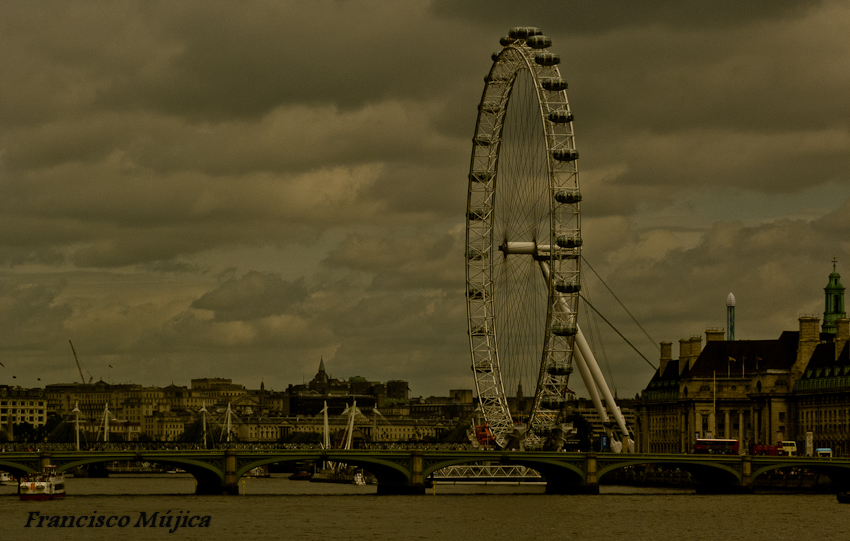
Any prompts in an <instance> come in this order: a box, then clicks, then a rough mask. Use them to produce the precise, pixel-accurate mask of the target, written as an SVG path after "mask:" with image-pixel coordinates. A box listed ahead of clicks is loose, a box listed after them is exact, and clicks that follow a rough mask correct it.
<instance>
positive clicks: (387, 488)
mask: <svg viewBox="0 0 850 541" xmlns="http://www.w3.org/2000/svg"><path fill="white" fill-rule="evenodd" d="M423 463H424V461H423V458H422V450H421V449H414V450H412V451H410V484H402V483H393V482H386V481H385V480H379V481H378V494H379V495H392V496H407V495H413V496H415V495H419V494H425V477H424V476H423V474H422V465H423Z"/></svg>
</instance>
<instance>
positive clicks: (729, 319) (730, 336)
mask: <svg viewBox="0 0 850 541" xmlns="http://www.w3.org/2000/svg"><path fill="white" fill-rule="evenodd" d="M734 339H735V295H733V294H731V293H729V296H728V297H726V340H728V341H730V342H731V341H732V340H734Z"/></svg>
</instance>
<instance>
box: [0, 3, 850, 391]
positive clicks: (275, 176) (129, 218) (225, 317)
mask: <svg viewBox="0 0 850 541" xmlns="http://www.w3.org/2000/svg"><path fill="white" fill-rule="evenodd" d="M516 25H534V26H539V27H541V28H542V29H543V32H544V33H545V34H546V35H548V36H550V37H551V38H552V39H553V42H554V44H553V46H552V47H551V49H550V50H551V51H553V52H556V53H559V54H560V55H561V58H562V63H561V71H562V74H563V75H564V77H565V78H566V79H567V80H568V81H569V84H570V89H569V97H570V103H571V107H572V109H573V111H574V113H575V115H576V119H577V120H576V122H575V129H576V134H577V147H578V149H579V151H580V153H581V159H580V161H579V166H580V170H581V185H582V191H583V193H584V202H583V203H582V213H583V223H582V228H583V231H582V234H583V235H582V236H583V237H584V239H585V244H584V246H585V248H584V255H585V257H586V258H587V261H588V262H589V263H590V264H591V265H592V266H593V268H594V269H595V270H596V271H597V272H598V273H599V274H600V275H601V276H602V277H603V278H604V279H605V281H606V283H607V284H608V285H609V286H610V287H611V289H612V290H613V291H614V292H615V293H617V295H618V296H619V297H620V299H621V300H622V301H623V303H624V304H625V305H626V306H627V307H628V308H629V310H631V312H632V313H633V314H634V315H635V316H636V318H637V319H638V320H639V321H640V322H641V324H642V325H643V327H644V328H645V329H646V330H647V332H648V333H649V334H650V336H652V338H653V340H654V341H656V342H657V341H661V340H667V341H671V342H674V343H677V342H678V340H679V339H680V338H685V337H690V336H692V335H700V334H703V333H704V331H705V330H706V329H707V328H709V327H724V326H725V299H726V296H727V294H728V293H729V292H730V291H731V292H733V293H734V294H735V296H736V297H737V299H738V308H737V310H738V320H737V337H738V338H739V339H769V338H775V337H777V336H779V334H780V333H781V332H782V331H783V330H794V329H796V328H797V318H798V317H799V316H800V315H802V314H818V313H822V312H823V289H822V288H823V287H824V286H825V285H826V283H827V275H828V274H829V272H831V270H832V264H831V260H832V258H833V256H835V257H837V258H838V270H839V272H842V273H844V275H845V282H848V281H850V234H849V233H850V173H848V171H850V99H848V96H850V61H848V59H850V40H848V39H847V36H848V35H850V7H849V6H848V4H847V3H846V2H837V1H836V2H832V1H823V2H820V1H803V0H770V1H753V2H743V3H742V2H737V1H731V0H720V1H717V2H712V3H704V2H702V3H699V2H687V3H683V2H679V1H670V0H659V1H655V2H642V3H640V7H638V5H637V4H630V3H622V2H614V1H612V0H596V1H593V2H589V1H588V2H577V1H549V2H543V1H541V2H529V3H525V2H515V1H507V0H504V1H493V0H487V1H484V0H480V1H471V0H470V1H462V0H433V1H427V0H423V1H419V0H406V1H404V2H398V1H395V0H386V1H345V0H336V1H331V0H312V1H310V2H294V1H293V2H286V1H270V0H269V1H261V0H257V1H238V2H237V1H225V0H216V1H215V2H209V1H203V2H201V1H191V0H187V1H182V2H171V1H168V2H155V1H149V0H145V1H141V0H139V1H137V2H133V1H124V2H114V1H111V0H110V1H88V0H79V1H75V2H62V1H56V2H50V1H38V2H32V1H23V0H21V1H17V0H8V1H4V2H2V4H0V51H2V55H0V73H2V74H3V76H2V77H1V78H0V363H3V365H4V367H2V368H0V384H20V385H24V386H36V385H42V384H44V383H52V382H67V381H76V380H78V379H79V375H78V374H77V372H76V368H75V366H74V362H73V357H72V355H71V351H70V347H69V345H68V340H69V339H70V340H73V342H74V345H75V347H76V349H77V353H78V354H79V356H80V359H81V361H82V362H83V364H84V367H85V370H86V371H87V372H89V373H90V374H91V375H92V376H94V378H95V380H97V379H100V378H103V379H104V380H110V379H111V381H113V382H135V383H142V384H145V385H167V384H169V383H171V382H174V383H176V384H179V385H188V384H189V379H190V378H192V377H229V378H233V379H234V380H236V381H238V382H240V383H243V384H245V385H247V386H249V387H252V388H256V387H257V386H259V382H260V380H261V379H264V381H265V383H266V387H267V388H269V387H270V388H273V389H279V390H280V389H284V388H285V387H286V385H287V384H290V383H300V382H301V381H302V379H303V378H307V379H309V378H311V377H312V376H313V375H314V374H315V372H316V368H317V365H318V363H319V359H320V358H324V361H325V365H326V367H327V368H328V371H329V372H330V373H331V375H333V376H334V377H340V378H348V377H349V376H355V375H360V376H363V377H366V378H368V379H373V380H387V379H406V380H409V381H410V387H411V392H412V394H413V395H414V396H419V395H423V396H429V395H445V394H446V393H447V391H448V390H449V389H454V388H471V386H472V385H473V382H472V376H471V373H470V370H469V364H470V363H469V353H468V340H467V335H466V322H465V318H466V306H465V298H464V289H465V286H464V258H463V254H464V246H463V243H464V227H465V223H464V213H465V205H466V190H467V179H466V176H467V172H468V168H469V156H470V152H471V137H472V133H473V129H474V124H475V117H476V112H477V110H476V106H477V104H478V101H479V99H480V95H481V91H482V89H483V76H484V75H485V74H486V73H487V71H488V70H489V68H490V64H491V60H490V54H491V53H492V52H494V51H497V50H499V49H500V47H499V38H500V37H501V36H502V35H504V34H506V33H507V30H508V29H509V28H510V27H512V26H516ZM585 276H586V278H587V288H586V291H588V292H589V294H590V295H591V300H592V301H594V304H596V305H598V307H599V308H600V310H601V311H602V312H603V314H605V316H606V317H607V318H608V319H609V320H611V321H612V322H613V323H615V325H617V327H618V328H619V329H620V330H621V332H623V333H624V334H625V335H626V336H627V337H629V339H630V340H631V341H632V342H633V343H634V344H635V345H637V346H638V347H639V349H641V351H642V352H643V353H644V355H646V356H647V357H649V358H650V360H652V361H653V362H656V363H657V357H658V350H657V348H656V347H655V345H654V344H653V342H651V341H650V340H649V339H648V338H647V337H646V336H644V334H643V333H642V332H641V331H640V329H639V328H638V327H637V326H635V325H634V324H633V323H631V321H630V319H629V318H628V316H627V315H626V314H625V312H623V311H622V309H621V308H619V306H618V305H617V303H616V301H614V300H613V299H612V298H611V297H610V295H608V294H607V292H606V291H605V289H604V287H603V286H602V285H601V283H600V282H599V281H598V280H597V279H596V278H595V277H594V276H593V275H592V274H591V273H589V272H588V273H586V275H585ZM586 325H590V323H587V324H586ZM602 325H603V326H604V324H602ZM601 331H602V337H603V339H604V353H603V352H602V351H601V348H600V350H599V351H598V352H597V353H598V355H599V356H600V358H603V359H607V363H606V362H603V367H605V366H607V367H608V368H609V369H610V373H611V374H612V375H613V385H614V386H615V387H616V388H617V391H618V394H619V395H620V396H633V395H634V393H636V392H637V391H639V390H640V389H642V388H643V387H644V386H645V385H646V383H647V381H648V380H649V378H650V377H651V375H652V372H653V371H652V369H651V368H650V367H649V366H648V365H647V364H646V363H645V362H644V361H643V360H641V359H640V358H639V357H638V356H637V355H636V354H635V353H633V352H632V350H631V349H630V348H628V346H626V345H625V344H624V343H623V342H622V341H621V340H620V339H619V338H617V337H616V335H614V334H613V333H611V332H610V331H608V330H607V328H602V329H601ZM675 356H677V348H674V357H675ZM110 365H111V366H112V368H109V366H110ZM12 376H17V377H16V378H15V379H13V378H12ZM86 377H87V378H88V374H86ZM37 378H41V381H38V380H37ZM574 382H575V384H574V387H575V388H576V390H577V391H579V393H580V394H581V391H582V389H583V385H582V384H581V382H580V381H579V378H578V377H577V376H576V377H575V379H574ZM528 384H530V382H529V383H528ZM528 384H527V385H528Z"/></svg>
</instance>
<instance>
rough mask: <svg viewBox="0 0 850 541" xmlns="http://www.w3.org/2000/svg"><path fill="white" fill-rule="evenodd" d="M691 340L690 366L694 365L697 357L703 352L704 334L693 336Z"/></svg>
mask: <svg viewBox="0 0 850 541" xmlns="http://www.w3.org/2000/svg"><path fill="white" fill-rule="evenodd" d="M690 342H691V357H690V359H689V362H690V368H693V367H694V363H695V362H697V357H699V354H700V353H702V336H692V337H691V339H690Z"/></svg>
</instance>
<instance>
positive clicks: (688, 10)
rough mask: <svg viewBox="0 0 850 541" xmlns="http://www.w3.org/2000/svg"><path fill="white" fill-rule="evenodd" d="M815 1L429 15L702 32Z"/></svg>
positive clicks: (552, 0)
mask: <svg viewBox="0 0 850 541" xmlns="http://www.w3.org/2000/svg"><path fill="white" fill-rule="evenodd" d="M821 3H822V1H821V0H809V1H806V2H799V1H794V0H782V1H778V2H771V1H768V0H763V1H759V2H743V3H742V2H735V1H734V0H724V1H721V2H712V3H710V4H702V3H690V2H676V1H673V0H671V1H654V2H648V3H647V2H644V3H640V4H638V3H623V2H617V1H616V0H602V1H595V2H583V1H578V0H571V1H567V2H564V1H559V0H549V1H545V2H533V3H518V2H513V1H511V0H497V1H494V2H490V1H485V0H460V1H454V0H436V1H435V2H434V4H433V8H432V9H433V11H434V12H435V13H436V14H437V15H439V16H441V17H446V18H450V19H455V18H458V17H460V18H463V20H465V21H466V22H467V23H469V24H473V25H483V24H486V25H487V26H492V25H497V24H501V25H502V27H503V28H504V31H505V34H507V31H508V30H509V29H510V28H512V27H514V26H538V27H544V29H546V28H552V29H557V30H559V31H563V30H565V29H568V30H569V31H570V32H577V33H600V32H612V31H615V30H620V29H624V28H632V27H641V26H655V25H664V26H669V27H677V28H680V27H684V28H705V27H728V26H744V25H749V24H753V23H758V22H761V21H764V20H769V19H774V18H782V17H790V16H799V15H802V14H805V13H806V12H807V11H809V10H811V9H812V8H814V7H816V6H818V5H820V4H821Z"/></svg>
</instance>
